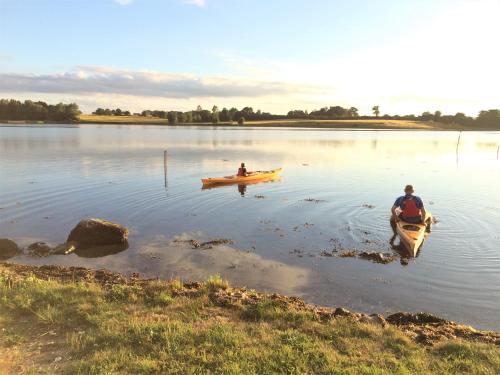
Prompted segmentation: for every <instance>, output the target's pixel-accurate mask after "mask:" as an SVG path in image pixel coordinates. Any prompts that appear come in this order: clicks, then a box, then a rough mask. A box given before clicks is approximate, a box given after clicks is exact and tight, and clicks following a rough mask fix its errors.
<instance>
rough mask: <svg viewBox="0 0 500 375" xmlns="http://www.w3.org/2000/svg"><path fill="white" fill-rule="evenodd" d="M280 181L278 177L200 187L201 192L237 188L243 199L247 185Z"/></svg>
mask: <svg viewBox="0 0 500 375" xmlns="http://www.w3.org/2000/svg"><path fill="white" fill-rule="evenodd" d="M278 181H281V178H279V177H274V178H271V179H269V180H258V181H247V182H245V183H241V182H233V183H231V182H226V183H221V184H209V185H202V187H201V190H210V189H218V188H228V187H231V189H234V186H236V187H237V188H238V190H237V191H238V193H239V194H240V195H241V196H242V197H244V196H245V193H246V192H247V187H248V186H249V185H256V184H266V183H273V182H278Z"/></svg>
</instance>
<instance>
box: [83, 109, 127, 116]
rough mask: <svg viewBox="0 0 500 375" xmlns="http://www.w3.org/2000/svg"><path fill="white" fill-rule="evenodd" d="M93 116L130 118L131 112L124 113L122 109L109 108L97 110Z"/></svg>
mask: <svg viewBox="0 0 500 375" xmlns="http://www.w3.org/2000/svg"><path fill="white" fill-rule="evenodd" d="M92 114H93V115H99V116H130V111H122V110H121V109H120V108H117V109H109V108H106V109H104V108H97V109H96V110H95V111H94V112H92Z"/></svg>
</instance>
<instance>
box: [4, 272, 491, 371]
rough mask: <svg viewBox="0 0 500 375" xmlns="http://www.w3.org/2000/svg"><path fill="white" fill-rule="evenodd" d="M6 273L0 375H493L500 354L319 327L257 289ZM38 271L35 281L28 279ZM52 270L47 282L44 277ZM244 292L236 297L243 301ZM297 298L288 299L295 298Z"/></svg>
mask: <svg viewBox="0 0 500 375" xmlns="http://www.w3.org/2000/svg"><path fill="white" fill-rule="evenodd" d="M21 268H22V272H19V271H17V270H16V269H17V268H16V267H14V266H6V265H4V266H2V265H1V264H0V332H1V335H0V373H2V374H9V373H10V374H54V373H69V374H156V373H164V374H167V373H168V374H201V373H203V374H208V373H214V374H430V373H439V374H495V373H498V372H497V371H498V369H499V368H500V347H499V346H498V345H495V344H492V343H484V342H483V343H480V342H474V341H465V340H461V339H452V340H445V341H441V342H439V343H436V344H435V345H434V346H424V345H422V344H418V343H416V342H415V341H414V340H412V338H411V336H409V335H408V334H405V333H404V332H403V331H401V330H400V329H398V328H397V327H395V326H393V325H386V326H381V325H377V324H374V323H360V322H359V321H355V320H353V319H352V318H351V317H348V316H347V317H335V318H331V319H321V318H319V317H318V315H317V314H315V313H313V312H311V311H308V310H307V309H303V308H300V306H301V305H300V303H298V304H297V306H298V307H297V308H293V307H290V305H289V304H287V303H284V302H283V300H281V299H273V298H271V297H270V296H266V295H261V294H258V293H256V292H254V291H242V290H241V289H240V290H234V295H236V296H238V295H242V294H246V295H247V296H248V298H249V299H250V300H252V301H254V302H253V303H247V304H243V303H238V302H231V301H229V302H225V303H221V301H220V300H219V299H217V298H216V297H217V296H218V295H219V294H220V293H221V291H224V292H225V293H227V294H231V293H232V292H228V291H229V290H230V288H229V286H228V285H227V283H226V282H224V281H223V280H221V279H220V278H219V277H212V278H210V279H209V280H207V281H206V282H204V283H202V284H183V283H181V282H180V281H178V280H173V281H169V282H167V281H161V280H150V281H141V280H139V279H126V278H124V277H122V276H119V275H116V274H111V273H100V272H99V271H96V272H93V271H89V272H88V273H86V271H82V269H77V270H75V269H73V270H71V269H65V272H64V273H61V274H60V275H58V274H57V273H56V274H55V273H54V270H55V271H57V268H56V267H52V268H46V269H47V270H48V271H44V269H43V268H41V269H38V268H36V269H35V268H34V267H31V268H29V267H24V266H21ZM31 271H36V272H35V273H32V272H31ZM44 272H46V273H44ZM238 293H239V294H238ZM290 300H292V299H290Z"/></svg>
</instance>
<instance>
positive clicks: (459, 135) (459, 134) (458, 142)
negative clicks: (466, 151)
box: [456, 130, 462, 168]
mask: <svg viewBox="0 0 500 375" xmlns="http://www.w3.org/2000/svg"><path fill="white" fill-rule="evenodd" d="M461 136H462V131H461V130H460V133H458V140H457V150H456V154H457V168H458V145H459V144H460V137H461Z"/></svg>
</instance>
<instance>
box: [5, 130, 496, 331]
mask: <svg viewBox="0 0 500 375" xmlns="http://www.w3.org/2000/svg"><path fill="white" fill-rule="evenodd" d="M457 139H458V133H457V132H404V131H383V132H372V131H328V130H307V131H306V130H299V129H294V130H290V131H285V130H278V129H252V128H237V129H221V128H219V129H215V128H214V129H212V128H200V129H199V128H183V127H179V128H171V127H155V126H149V127H142V126H121V127H115V126H89V125H82V126H79V127H71V126H69V127H47V128H39V127H37V126H33V127H21V126H14V127H0V156H1V158H0V176H1V179H0V237H10V238H13V239H15V240H16V241H17V242H18V243H19V244H21V245H23V246H26V245H28V244H29V243H31V242H35V241H46V242H49V243H53V244H57V243H61V242H63V241H64V240H65V238H66V237H67V234H68V233H69V231H70V230H71V229H72V228H73V227H74V225H76V223H78V222H79V221H80V220H81V219H82V218H85V217H102V218H106V219H108V220H113V221H117V222H119V223H121V224H123V225H125V226H127V227H128V228H129V229H130V238H129V240H130V247H129V248H128V249H126V250H123V249H122V250H121V251H117V252H115V251H110V252H109V253H107V254H102V253H101V252H100V251H96V252H87V253H85V254H83V253H78V254H69V255H56V256H51V257H48V258H31V257H28V256H18V257H14V258H12V259H11V260H14V261H17V262H25V263H35V264H42V263H53V262H54V263H58V264H65V265H83V266H89V267H107V268H111V269H113V270H116V271H121V272H140V273H143V274H145V275H148V276H161V277H167V278H168V277H173V276H181V277H183V278H185V279H201V278H205V277H206V276H208V275H210V274H214V273H220V274H221V275H222V276H223V277H226V278H228V279H230V280H231V281H232V282H233V283H235V284H239V285H248V286H249V287H253V288H259V289H264V290H270V291H278V292H279V291H281V292H285V293H293V294H297V295H301V296H303V297H304V298H306V299H307V300H309V301H312V302H315V303H319V304H324V305H344V306H347V307H349V308H352V309H358V310H363V311H376V312H382V313H385V312H388V311H399V310H413V311H421V310H425V311H429V312H433V313H436V314H439V315H441V316H444V317H448V318H450V319H454V320H459V321H463V322H466V323H469V324H474V325H476V326H479V327H483V328H493V329H497V330H500V318H499V316H500V314H499V311H500V246H499V245H500V235H498V225H499V224H500V213H499V212H500V198H499V197H498V191H499V189H500V163H499V161H498V160H497V155H496V152H497V150H498V145H499V144H500V133H495V132H491V133H473V132H470V133H469V132H462V135H461V139H460V143H459V147H458V155H459V159H458V160H459V162H458V165H457V158H456V156H457ZM164 150H168V174H167V173H166V171H165V169H164ZM241 160H245V161H246V163H247V164H248V165H252V167H255V169H261V170H266V169H271V168H275V167H276V166H282V167H283V168H284V169H283V172H282V176H283V179H282V180H278V181H273V182H271V183H259V184H252V185H248V186H246V185H245V186H243V185H241V184H240V185H237V184H236V185H231V186H224V187H221V188H215V189H209V190H203V191H201V190H200V179H201V178H203V177H206V176H224V175H227V174H230V173H233V172H234V170H235V168H236V167H237V166H238V165H239V163H240V162H241ZM407 183H412V184H414V185H415V187H416V190H417V194H418V195H419V196H421V197H422V198H423V200H424V203H425V205H426V206H432V207H429V208H430V209H431V210H432V212H433V213H434V214H435V216H436V217H437V218H438V219H439V221H440V222H439V223H438V224H437V225H435V227H434V230H433V232H432V233H431V234H430V235H429V236H428V237H427V239H426V241H425V242H424V244H423V246H422V248H421V250H420V253H419V254H418V257H417V258H415V259H410V260H409V261H408V262H409V263H408V265H406V266H403V265H402V264H399V263H398V262H393V263H391V264H388V265H381V264H376V263H372V262H368V261H363V260H360V259H355V258H340V257H330V258H328V257H321V256H320V254H321V252H322V251H324V250H331V249H332V246H334V245H335V244H340V246H342V247H343V248H346V249H357V250H359V251H380V252H399V251H400V250H401V248H400V244H399V239H397V238H392V237H393V231H392V229H391V226H390V224H389V216H390V212H389V210H390V207H391V206H392V203H393V202H394V199H395V198H396V197H397V196H399V195H400V192H401V189H402V188H403V186H404V185H406V184H407ZM241 195H244V196H245V199H241ZM181 233H189V234H190V236H191V237H193V238H198V239H200V240H203V241H205V240H208V239H210V238H215V237H225V238H231V239H232V240H233V241H234V245H232V246H231V247H229V246H217V247H214V248H213V249H210V250H199V249H190V248H185V247H183V246H180V245H178V244H177V245H176V244H174V243H172V240H173V239H174V238H176V236H178V235H179V234H181ZM99 255H105V256H103V257H97V256H99Z"/></svg>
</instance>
